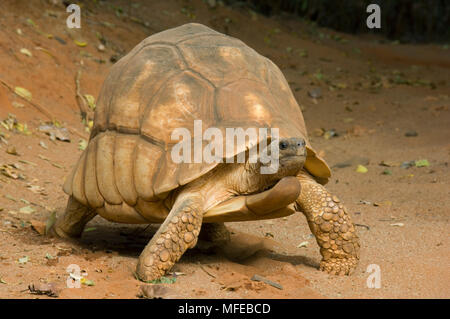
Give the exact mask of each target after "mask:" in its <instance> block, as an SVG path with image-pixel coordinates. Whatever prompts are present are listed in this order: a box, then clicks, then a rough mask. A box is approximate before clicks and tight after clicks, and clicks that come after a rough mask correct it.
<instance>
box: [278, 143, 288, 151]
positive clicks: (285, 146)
mask: <svg viewBox="0 0 450 319" xmlns="http://www.w3.org/2000/svg"><path fill="white" fill-rule="evenodd" d="M279 146H280V150H285V149H287V148H288V142H286V141H281V142H280V145H279Z"/></svg>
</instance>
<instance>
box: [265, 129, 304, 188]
mask: <svg viewBox="0 0 450 319" xmlns="http://www.w3.org/2000/svg"><path fill="white" fill-rule="evenodd" d="M266 154H267V156H261V154H260V162H261V168H262V170H261V173H262V174H270V175H272V176H273V177H274V178H275V179H276V180H279V179H281V178H283V177H285V176H294V175H296V174H297V172H298V171H299V170H300V169H301V168H302V167H303V164H304V163H305V161H306V143H305V140H304V139H303V138H301V137H290V138H281V139H276V140H273V141H272V142H271V143H270V145H268V147H267V149H266ZM267 159H269V160H267Z"/></svg>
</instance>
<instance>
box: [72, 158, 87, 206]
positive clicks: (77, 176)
mask: <svg viewBox="0 0 450 319" xmlns="http://www.w3.org/2000/svg"><path fill="white" fill-rule="evenodd" d="M86 153H87V152H86V150H84V151H83V154H81V157H80V159H79V160H78V164H77V167H76V168H75V173H74V175H73V181H72V195H73V196H74V197H75V198H76V199H77V200H78V201H79V202H80V203H82V204H83V205H86V206H87V205H88V201H87V199H86V194H85V192H84V165H85V163H86Z"/></svg>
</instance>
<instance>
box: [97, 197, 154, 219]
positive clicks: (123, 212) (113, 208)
mask: <svg viewBox="0 0 450 319" xmlns="http://www.w3.org/2000/svg"><path fill="white" fill-rule="evenodd" d="M97 212H98V214H99V215H100V216H102V217H103V218H105V219H107V220H109V221H112V222H116V223H127V224H147V223H148V222H149V221H148V220H146V219H145V218H144V217H142V215H140V214H139V213H138V212H136V210H135V209H134V208H133V207H131V206H129V205H128V204H127V203H125V202H123V203H122V204H120V205H111V204H109V203H108V202H105V206H103V207H101V208H98V209H97Z"/></svg>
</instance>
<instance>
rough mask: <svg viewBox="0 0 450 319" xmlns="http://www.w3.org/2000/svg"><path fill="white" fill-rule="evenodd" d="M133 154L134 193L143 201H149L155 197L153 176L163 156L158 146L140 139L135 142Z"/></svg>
mask: <svg viewBox="0 0 450 319" xmlns="http://www.w3.org/2000/svg"><path fill="white" fill-rule="evenodd" d="M135 152H136V153H135V160H134V166H133V176H134V185H135V187H136V192H137V194H138V196H139V197H140V198H142V199H143V200H148V201H151V200H152V199H154V197H155V193H154V192H153V179H154V175H155V174H156V173H157V172H158V171H159V163H160V158H161V156H164V154H163V151H162V150H161V148H160V147H159V146H156V145H153V144H152V143H149V142H147V141H145V140H142V139H140V140H139V141H138V142H137V145H136V150H135Z"/></svg>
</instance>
